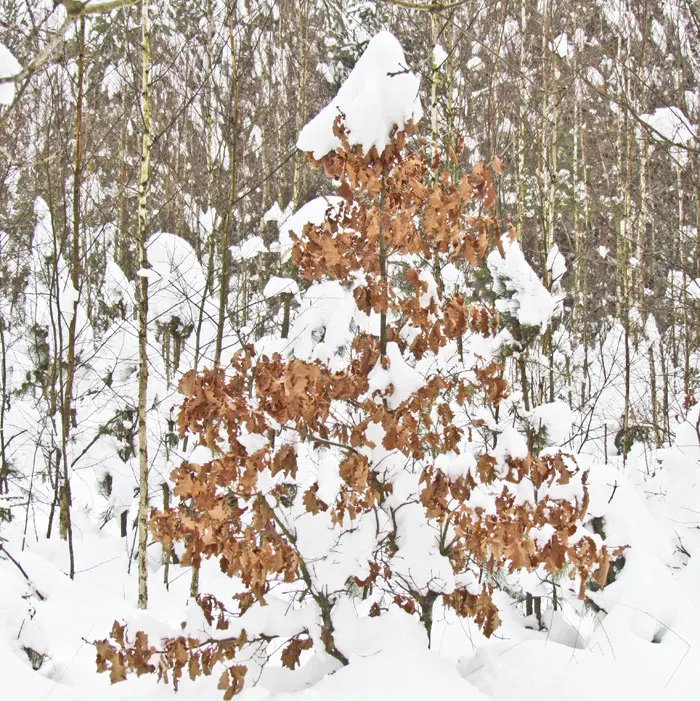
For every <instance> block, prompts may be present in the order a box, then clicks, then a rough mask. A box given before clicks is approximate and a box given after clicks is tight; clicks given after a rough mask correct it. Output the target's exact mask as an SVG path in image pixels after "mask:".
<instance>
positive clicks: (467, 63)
mask: <svg viewBox="0 0 700 701" xmlns="http://www.w3.org/2000/svg"><path fill="white" fill-rule="evenodd" d="M0 8H1V9H0V42H2V44H4V46H5V47H7V49H9V51H10V52H11V54H12V56H14V57H15V58H16V60H17V62H16V64H15V63H13V62H12V60H11V58H8V57H7V56H5V55H4V54H2V55H0V58H1V59H2V61H3V63H2V64H0V65H3V66H9V69H7V70H5V71H4V72H5V75H6V77H7V76H11V75H12V74H15V73H18V75H17V76H16V77H15V78H13V79H12V81H9V80H7V79H4V80H3V82H2V83H1V84H0V102H1V103H2V104H4V106H2V107H0V314H1V316H0V343H1V346H2V359H1V360H2V367H1V368H0V372H1V375H2V386H1V388H0V389H1V391H2V397H1V398H0V399H1V401H2V404H1V406H0V451H1V458H2V464H1V466H0V500H1V501H0V516H1V517H2V519H3V521H4V522H5V523H4V524H3V529H2V530H0V537H2V538H3V541H4V543H5V544H4V545H3V550H4V552H6V553H10V554H12V555H13V556H14V555H17V553H22V554H24V552H29V551H30V550H32V551H33V552H34V553H35V554H36V553H39V554H41V556H42V557H45V558H47V559H48V560H49V561H51V562H52V563H53V564H54V565H55V566H56V567H57V568H58V569H60V570H62V571H64V572H65V573H66V574H67V575H68V576H69V577H70V578H71V579H74V578H75V579H77V580H79V579H80V576H81V572H86V571H90V570H91V568H92V567H93V566H95V565H97V564H98V559H96V552H97V551H99V547H97V550H96V546H95V543H98V542H101V541H100V540H99V538H100V537H102V534H104V533H109V534H111V535H112V536H113V537H114V542H115V543H116V544H117V545H115V548H116V550H115V551H114V552H119V551H120V549H121V551H123V552H122V555H123V557H122V559H121V560H120V566H121V565H123V566H124V568H125V569H126V568H127V567H128V569H129V571H131V568H132V562H133V563H134V564H133V569H134V572H133V575H132V576H130V577H129V581H131V582H132V584H133V585H134V587H135V589H134V597H133V598H134V599H135V600H138V603H139V607H140V608H145V607H146V606H147V603H148V589H147V579H148V577H147V574H148V571H149V567H150V569H151V572H152V573H154V572H155V571H156V570H158V571H159V579H162V577H161V576H160V575H161V574H163V576H164V581H165V582H166V583H169V582H170V579H172V578H173V575H172V570H171V568H173V560H172V557H170V556H169V555H168V554H167V553H166V555H165V557H164V558H163V557H162V553H159V554H158V555H156V554H155V552H154V549H153V548H151V552H153V553H154V554H153V556H152V557H151V561H150V564H149V551H148V547H149V540H148V538H149V536H148V532H147V527H146V520H147V516H148V509H149V508H150V506H153V505H155V506H159V507H162V508H167V506H168V505H169V504H170V500H171V499H172V494H171V485H172V483H171V482H169V480H168V476H169V474H170V472H171V470H172V469H173V468H174V467H176V466H177V464H179V461H180V460H181V459H182V458H183V457H187V458H188V459H191V456H192V450H193V447H194V446H193V445H192V439H191V438H190V441H189V444H188V442H187V439H184V440H183V439H182V438H181V437H180V436H179V435H178V433H177V427H176V415H177V408H178V405H179V404H180V402H181V401H182V396H181V395H179V394H178V381H179V379H180V378H181V376H182V374H183V373H184V372H186V371H187V370H189V369H191V368H195V369H202V368H204V367H212V366H220V365H223V366H226V365H227V364H228V361H229V360H230V358H231V357H232V355H233V354H234V352H235V351H236V350H238V349H241V348H244V347H245V346H246V345H247V344H249V343H255V342H257V341H260V339H264V338H266V337H269V336H277V337H281V338H287V337H288V334H289V333H290V324H291V325H292V329H293V325H294V323H295V319H296V318H297V317H295V314H298V310H299V309H300V306H299V305H300V304H302V298H303V292H304V290H305V282H304V280H303V278H302V277H301V276H300V275H299V273H298V271H297V270H296V269H295V267H294V266H293V265H292V264H291V263H290V261H289V258H288V255H286V254H287V253H288V249H289V239H288V234H287V232H288V231H289V230H290V229H292V230H294V229H295V227H297V228H298V227H299V224H300V222H299V220H298V218H297V220H295V219H294V216H295V213H297V212H298V210H300V208H302V207H303V206H304V205H305V204H306V203H308V202H310V201H313V200H314V198H316V197H317V196H319V195H321V194H323V193H325V192H327V191H328V184H327V179H326V178H325V176H324V174H323V173H322V172H320V171H317V170H311V169H309V168H308V167H307V165H306V156H305V154H304V153H303V152H302V150H300V149H298V148H297V147H296V141H297V138H298V136H299V133H300V131H301V130H302V128H303V127H304V125H305V124H307V123H308V122H309V120H310V119H311V118H312V117H313V116H314V115H316V114H317V113H318V112H319V110H320V109H321V108H323V107H324V106H325V105H327V104H328V103H329V101H330V100H331V99H332V98H333V96H335V95H336V93H337V92H338V89H339V87H340V86H341V85H342V84H343V82H344V81H345V79H346V78H347V76H348V74H349V73H350V71H351V69H352V68H353V66H354V65H355V63H356V62H357V60H358V58H359V57H360V56H361V54H362V52H363V51H364V49H365V48H366V46H367V43H368V41H369V40H370V38H371V37H372V36H374V35H375V34H377V33H378V32H379V31H381V30H388V31H390V32H391V33H392V34H393V35H394V36H395V37H397V38H398V40H399V42H400V43H401V45H402V46H403V49H404V51H405V57H406V63H407V65H406V67H405V68H406V71H409V70H411V71H413V72H415V73H416V74H418V75H419V76H420V90H421V92H420V100H421V102H422V105H423V111H424V113H425V116H424V118H423V120H422V122H421V123H420V130H421V134H422V136H423V137H424V138H425V140H426V143H428V144H429V149H430V154H431V156H432V157H433V158H435V159H441V160H442V161H443V162H444V163H445V168H446V172H447V177H448V178H450V179H451V180H452V181H454V182H457V181H458V180H459V179H460V177H462V176H463V175H464V174H465V173H467V172H471V168H472V166H473V165H474V164H475V163H477V162H479V161H480V160H483V161H485V162H486V163H487V164H488V165H490V166H491V167H492V168H493V171H494V188H495V201H494V203H493V208H492V211H493V213H494V214H495V215H496V216H497V217H498V218H499V220H500V221H501V222H502V223H503V226H507V223H510V224H512V227H513V228H514V230H515V231H516V232H517V234H518V237H519V241H520V246H521V248H522V250H523V252H524V254H525V258H526V259H527V261H528V262H529V264H530V266H531V267H532V269H533V270H534V271H535V272H536V273H537V274H538V276H539V277H540V278H541V280H542V284H543V286H544V289H545V290H546V292H547V293H548V294H549V295H550V296H551V298H552V299H556V300H558V304H559V309H558V311H557V313H555V314H553V316H552V318H551V319H548V320H547V323H546V324H543V325H542V326H541V327H540V328H539V329H538V330H537V331H532V330H526V329H525V328H521V327H520V326H518V325H517V324H516V325H515V326H513V325H512V324H511V326H510V327H509V330H510V332H511V333H512V334H513V336H514V338H515V341H516V342H517V352H516V353H514V354H513V355H511V356H510V360H509V361H508V362H506V363H505V368H504V371H503V372H504V377H505V379H507V380H508V382H509V383H510V386H511V392H512V394H513V395H514V396H516V397H518V402H519V403H517V406H516V403H513V404H512V405H511V409H512V414H513V416H514V417H515V418H514V419H513V421H514V422H516V419H517V420H520V419H522V416H524V415H526V414H528V415H529V413H530V412H532V411H534V410H536V409H537V408H538V407H540V406H550V407H555V409H556V410H557V411H560V412H561V411H564V409H562V405H563V404H565V405H566V406H568V407H569V411H570V414H571V421H570V427H569V430H568V432H567V435H566V436H565V437H560V440H558V441H556V443H557V444H558V445H560V446H562V448H563V449H565V450H567V451H570V452H571V453H575V454H580V455H582V456H583V455H585V456H594V458H595V460H597V461H598V462H599V463H600V464H602V465H611V466H612V467H614V468H615V469H618V468H619V470H620V472H619V474H618V473H615V475H616V476H615V477H610V475H609V474H607V475H606V476H605V477H604V478H603V481H604V483H605V484H606V485H610V490H609V492H608V494H607V496H609V497H610V499H611V503H612V500H613V496H614V495H615V493H616V490H617V489H618V486H619V489H620V490H621V491H623V486H622V485H623V482H624V479H626V478H625V477H624V475H625V474H629V472H631V471H636V472H635V474H637V473H638V476H637V477H635V478H631V481H632V482H633V483H634V484H635V485H637V484H638V485H639V486H640V489H641V493H646V494H647V495H648V494H652V493H655V492H654V489H655V488H652V487H651V486H649V485H650V484H655V483H654V480H662V482H663V485H664V487H663V489H664V490H673V489H675V490H681V491H682V489H686V491H687V495H690V494H693V493H694V492H693V491H692V489H691V488H690V487H689V485H692V488H693V489H694V484H695V482H694V480H690V477H688V478H687V480H686V481H683V480H676V481H675V482H674V480H672V479H671V477H670V476H669V471H667V472H666V474H662V473H663V470H664V465H665V464H668V463H673V460H671V459H670V458H669V455H670V454H669V455H666V454H665V453H663V451H664V450H667V451H671V450H676V451H678V450H680V451H681V452H683V451H685V452H683V457H682V458H680V457H678V456H677V455H676V454H675V453H674V454H673V455H675V456H676V462H675V463H673V464H680V463H682V464H684V465H686V464H693V465H695V463H694V462H693V460H695V458H694V457H692V455H691V457H688V453H687V450H688V449H689V446H690V447H693V448H694V447H697V444H698V443H699V442H700V429H699V428H698V426H700V424H699V423H698V421H700V418H699V414H698V405H697V398H696V394H697V392H698V382H699V380H698V347H699V345H700V338H699V336H700V323H699V322H698V319H699V317H698V305H699V304H700V238H699V237H698V221H699V219H700V198H699V197H698V194H699V190H700V160H699V159H700V151H699V150H698V149H699V147H700V141H699V140H698V127H697V125H698V124H699V123H700V83H699V77H700V68H699V66H698V61H700V56H699V55H698V46H700V36H699V33H700V9H699V8H698V7H697V6H696V4H695V3H694V2H692V1H691V0H671V1H662V0H658V1H657V0H626V1H623V2H616V1H612V0H596V1H595V2H586V3H582V2H576V1H575V0H561V1H558V0H538V1H537V2H535V1H530V0H517V1H515V2H512V1H503V2H484V3H480V2H472V1H469V2H449V1H448V0H444V1H443V2H437V1H436V2H431V3H421V2H404V1H400V0H396V1H385V2H335V1H334V0H297V1H295V2H287V1H286V0H261V1H260V2H254V1H252V0H251V1H250V2H247V1H236V0H209V1H208V2H202V3H192V2H177V1H176V0H168V1H165V0H151V1H150V3H148V2H140V3H129V2H124V3H122V2H119V1H117V2H89V3H85V4H81V3H72V2H63V3H54V2H33V3H30V2H23V1H21V0H2V2H0ZM302 225H303V222H302ZM471 282H472V286H471V291H472V293H473V296H474V297H480V298H488V295H489V294H491V295H493V294H494V293H493V292H490V291H489V290H491V289H492V287H493V284H492V282H491V281H490V279H489V277H488V271H487V270H486V267H485V265H484V266H481V268H476V269H475V271H474V274H473V278H472V281H471ZM511 292H512V290H511ZM524 326H525V325H523V327H524ZM535 326H536V325H535ZM328 327H329V324H328V320H326V322H324V324H322V325H321V327H320V328H315V329H314V332H315V333H316V334H317V336H315V337H314V341H320V340H324V337H323V334H324V333H327V332H328ZM516 327H517V328H516ZM319 334H320V335H319ZM518 412H520V413H518ZM541 414H542V416H544V415H545V412H544V411H542V412H541ZM479 420H480V421H482V422H483V424H486V425H487V426H488V427H489V429H490V428H492V427H495V428H493V433H494V435H495V434H496V433H498V432H499V431H501V430H502V429H501V428H499V427H498V426H497V424H498V421H499V420H500V421H502V420H503V417H502V416H500V417H499V415H498V412H496V413H495V415H494V414H493V413H492V414H491V415H490V416H487V415H486V414H484V415H483V416H480V418H479ZM491 420H492V421H491ZM490 421H491V423H489V422H490ZM494 422H495V423H494ZM533 440H534V438H533V436H532V435H528V442H529V447H530V448H532V447H533ZM494 441H495V439H494ZM535 442H536V441H535ZM542 447H544V443H543V444H542ZM693 455H694V454H693ZM684 461H685V462H684ZM688 461H689V462H688ZM584 462H585V460H583V462H582V464H583V463H584ZM695 462H696V461H695ZM695 467H696V465H695ZM611 469H612V468H611ZM625 470H628V472H627V473H625V472H624V471H625ZM684 480H685V477H684ZM688 480H690V481H688ZM669 485H671V486H669ZM673 485H675V486H673ZM662 491H663V490H662ZM659 493H660V492H659ZM663 493H664V495H667V492H666V491H664V492H663ZM674 493H675V492H674ZM611 494H612V495H613V496H611ZM679 498H680V497H679ZM688 499H690V496H688ZM672 502H673V500H672V499H670V498H669V504H670V503H672ZM684 503H685V502H684ZM664 508H668V509H669V510H670V509H671V507H670V506H668V505H666V506H664ZM683 508H684V509H688V510H691V511H692V510H693V509H695V510H697V504H693V503H692V501H688V502H687V505H686V506H684V507H683ZM589 516H590V519H595V518H601V515H600V514H598V513H595V514H594V513H591V514H589ZM694 523H695V521H683V525H682V527H681V526H679V528H680V531H674V529H673V528H672V527H670V526H669V527H668V528H669V529H670V530H669V533H671V535H670V536H669V541H668V542H669V544H670V543H672V545H669V550H668V553H667V555H668V556H664V557H663V558H662V560H663V561H664V565H665V566H667V567H668V568H670V569H671V570H673V571H677V570H678V571H680V570H682V569H683V568H684V567H685V566H686V565H688V563H689V562H691V561H692V553H693V552H694V549H693V545H692V544H693V542H694V540H693V539H694V538H696V536H695V535H694V533H693V530H697V529H696V528H695V526H694ZM683 529H686V531H687V533H686V531H684V530H683ZM667 530H668V529H667ZM608 531H609V529H608ZM674 532H675V535H677V538H676V537H675V536H674V535H673V533H674ZM679 533H680V534H679ZM624 537H626V540H624V542H622V540H620V541H619V542H615V543H614V544H615V545H628V544H630V537H629V536H623V538H624ZM81 544H82V545H81ZM83 545H84V548H83ZM110 552H112V551H111V550H110ZM36 556H37V557H38V555H36ZM115 557H116V555H115ZM15 559H17V561H18V562H21V557H20V556H19V555H17V557H16V558H15ZM695 559H696V560H697V559H698V557H697V556H696V558H695ZM8 562H9V561H8ZM10 566H12V562H10ZM37 567H39V565H37ZM15 569H16V568H15ZM191 569H192V571H191V572H190V570H189V569H188V570H187V577H186V578H187V580H188V581H187V589H188V591H189V593H190V594H191V595H193V596H194V595H196V594H197V593H199V589H200V573H199V569H198V568H197V567H194V568H191ZM137 570H138V572H137ZM161 570H164V573H163V572H160V571H161ZM202 576H204V574H203V575H202ZM36 577H39V575H38V574H37V575H36ZM22 579H24V578H22ZM18 586H19V585H18ZM153 586H156V585H155V584H154V585H153ZM164 586H165V585H163V587H164ZM39 589H40V587H39ZM555 591H556V586H555V587H554V588H553V589H551V588H550V589H548V590H547V592H546V593H545V592H544V590H540V589H537V588H536V587H533V588H532V591H528V592H526V591H525V590H522V591H521V592H520V593H521V594H522V597H521V598H522V601H520V600H518V603H519V605H520V606H521V608H522V613H523V615H528V614H530V615H533V616H535V617H536V618H537V619H538V621H537V623H536V626H535V627H543V628H546V627H547V625H546V621H544V622H543V620H542V615H543V614H542V606H543V605H544V607H545V609H547V608H550V609H551V608H552V607H553V608H554V609H556V603H554V604H553V603H552V597H553V598H554V601H555V602H556V593H554V594H553V592H555ZM533 592H535V594H536V595H534V594H533ZM518 596H519V595H518ZM518 596H516V597H515V598H516V599H517V598H518ZM49 598H50V597H49ZM543 602H544V603H543ZM644 606H645V607H647V606H650V604H648V602H647V603H645V604H644ZM535 609H536V610H535ZM645 610H647V611H648V610H649V609H648V608H645ZM657 614H658V612H656V613H655V614H654V616H656V619H657V620H658V619H659V618H663V616H661V615H660V614H658V615H657ZM13 616H14V614H13ZM20 619H21V617H20ZM13 620H14V619H13ZM666 625H667V627H669V625H670V624H666ZM9 627H10V626H9V624H8V629H9ZM551 627H552V625H551V621H550V628H551ZM652 627H653V626H652ZM107 631H108V629H105V630H104V631H102V630H101V631H94V633H93V637H99V635H103V634H106V632H107ZM656 633H657V631H656V628H654V631H652V634H651V636H650V641H651V639H653V638H654V636H655V635H656ZM655 642H656V641H655ZM42 646H43V647H42ZM24 647H26V648H27V649H30V650H32V652H33V654H36V655H37V658H36V660H37V664H39V658H41V660H43V659H44V657H45V656H50V654H51V651H50V650H48V649H45V648H48V647H50V646H49V645H48V643H46V642H45V641H44V642H43V643H41V644H39V643H37V642H27V644H26V645H25V646H24ZM37 650H38V652H37ZM27 654H29V653H27ZM30 659H31V658H30ZM42 664H43V662H42ZM57 664H58V663H57ZM39 666H41V665H39ZM59 667H60V665H59Z"/></svg>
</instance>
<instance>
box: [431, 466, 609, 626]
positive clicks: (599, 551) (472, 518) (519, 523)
mask: <svg viewBox="0 0 700 701" xmlns="http://www.w3.org/2000/svg"><path fill="white" fill-rule="evenodd" d="M506 467H507V470H506V471H503V470H500V469H498V468H499V465H498V461H497V459H496V458H495V457H493V456H492V455H490V454H488V453H483V454H482V455H481V456H480V457H479V459H478V460H477V463H476V469H475V470H474V473H473V474H472V472H469V473H467V474H466V475H465V476H461V477H459V478H457V479H452V480H451V479H449V478H448V477H447V476H446V475H445V474H444V473H443V472H442V471H441V470H438V469H436V468H434V467H431V466H428V467H426V468H425V470H424V471H423V474H422V476H421V482H422V483H423V484H424V487H423V491H422V492H421V495H420V498H421V502H422V503H423V505H424V506H425V508H426V513H427V514H428V516H429V517H430V518H433V519H435V520H436V521H437V522H438V523H441V524H443V528H445V526H446V525H447V524H449V525H450V527H451V533H452V536H451V540H450V542H449V543H445V545H444V554H445V555H446V556H447V557H449V559H450V561H451V562H452V565H453V567H454V569H455V571H456V572H463V571H467V570H469V569H470V568H471V569H472V570H473V569H474V565H476V566H477V570H481V571H486V572H492V573H493V572H498V571H500V570H502V569H507V570H509V571H511V572H513V571H515V570H522V569H525V570H528V571H532V570H534V569H536V568H538V567H540V566H543V567H544V569H545V570H546V571H547V572H548V573H550V574H552V575H557V574H559V573H560V572H562V571H563V570H564V569H565V568H566V566H567V565H569V566H570V569H569V577H570V578H571V579H575V578H579V581H580V584H579V586H580V589H579V594H580V596H581V597H582V598H583V595H584V590H585V586H586V582H587V580H588V578H589V577H592V578H593V579H594V580H595V581H596V582H597V583H598V584H599V585H600V586H604V585H605V582H606V581H607V575H608V568H609V565H610V553H609V552H608V550H607V548H606V547H605V546H603V547H600V548H599V547H598V546H597V545H596V542H595V540H594V539H593V538H592V537H590V536H587V535H586V536H583V537H579V538H577V539H576V540H572V537H573V536H574V534H575V533H576V532H577V530H578V524H580V523H581V521H582V519H583V518H584V516H585V514H586V511H587V508H588V491H587V488H586V474H585V473H583V474H579V468H578V467H576V464H575V461H574V459H573V457H572V456H571V455H564V454H561V453H557V454H554V455H546V456H542V457H538V458H533V457H532V456H528V457H527V458H525V459H514V458H508V459H507V461H506ZM573 479H576V480H577V481H578V487H579V490H580V499H575V500H569V499H553V498H550V497H548V496H547V495H546V492H547V489H545V487H551V486H552V485H567V484H569V483H570V482H571V481H572V480H573ZM523 481H528V482H529V483H530V484H531V485H532V487H533V488H534V493H535V494H537V493H538V491H539V490H542V491H543V492H544V493H545V496H544V497H543V498H539V499H538V498H535V500H534V502H533V501H529V500H518V499H516V497H515V495H514V491H513V490H512V489H509V485H517V484H520V483H521V482H523ZM483 485H491V486H496V487H497V489H496V492H495V493H496V494H497V496H496V498H495V505H496V508H495V513H486V512H485V511H484V508H483V507H480V506H476V507H473V506H471V505H470V504H469V499H470V497H471V495H472V492H473V491H474V490H475V489H477V488H480V487H482V486H483ZM498 487H500V492H499V491H498ZM547 525H548V526H550V527H551V528H552V535H551V537H550V538H549V540H548V541H547V542H546V543H545V544H544V545H542V544H541V543H538V542H537V541H536V538H535V537H534V536H533V535H532V533H533V531H534V532H535V533H536V532H537V529H540V528H542V527H543V526H547ZM613 555H615V553H613ZM491 593H492V591H491V585H490V584H489V583H487V582H484V583H483V584H482V590H481V593H480V594H479V595H474V594H470V593H468V592H463V591H457V592H455V593H454V594H452V595H450V596H447V597H445V601H446V603H447V604H448V605H449V606H452V607H453V608H455V610H456V611H457V612H458V613H460V615H463V613H462V612H464V611H469V615H470V616H476V615H477V613H478V612H479V611H481V612H482V613H483V619H482V620H483V622H484V625H485V626H486V627H485V628H484V630H485V632H486V634H487V635H489V634H490V633H491V632H492V631H493V627H492V626H493V624H494V623H495V622H496V621H497V620H498V618H497V609H496V608H495V605H494V604H493V601H492V600H491ZM489 602H490V603H489ZM487 604H488V606H487ZM489 607H491V610H490V612H489V613H488V615H487V613H486V611H487V609H489Z"/></svg>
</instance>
